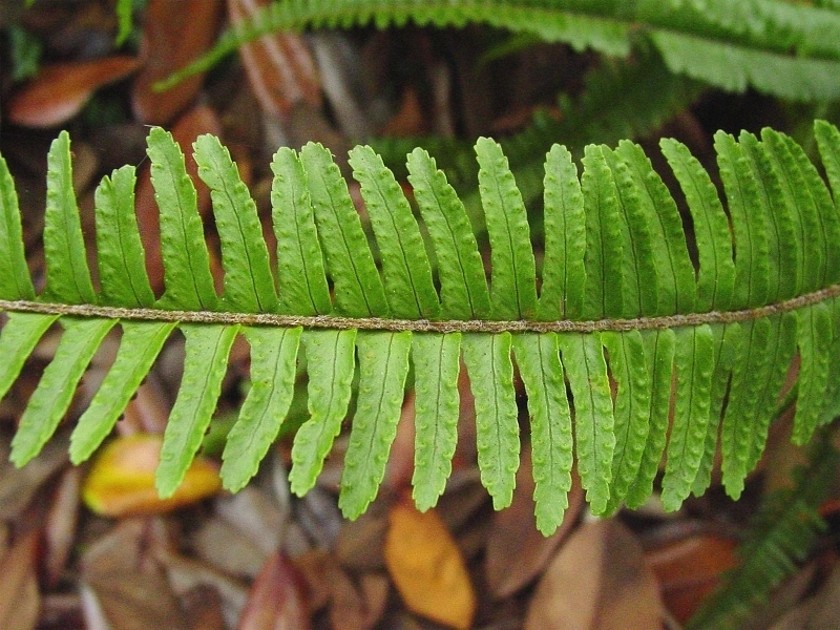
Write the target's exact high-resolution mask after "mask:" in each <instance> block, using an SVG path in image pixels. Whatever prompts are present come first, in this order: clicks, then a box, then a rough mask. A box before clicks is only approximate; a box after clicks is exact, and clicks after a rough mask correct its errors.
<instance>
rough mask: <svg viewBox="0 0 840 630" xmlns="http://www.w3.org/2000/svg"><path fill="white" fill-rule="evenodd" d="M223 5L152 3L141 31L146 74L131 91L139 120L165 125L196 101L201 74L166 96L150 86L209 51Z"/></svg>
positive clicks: (199, 0) (180, 0) (192, 0)
mask: <svg viewBox="0 0 840 630" xmlns="http://www.w3.org/2000/svg"><path fill="white" fill-rule="evenodd" d="M221 10H222V4H221V0H149V4H148V6H147V8H146V22H145V26H144V29H143V43H142V46H141V50H140V53H141V57H142V58H143V60H144V64H143V69H142V70H141V71H140V73H139V74H138V75H137V79H136V80H135V82H134V86H133V89H132V94H131V97H132V107H133V109H134V114H135V116H136V117H137V119H138V120H141V121H143V122H146V123H151V124H156V125H164V124H166V123H169V122H171V121H172V120H173V119H174V118H175V117H176V116H178V114H180V113H181V112H183V111H184V110H185V109H186V108H187V107H188V106H189V105H190V104H191V103H192V102H193V101H194V100H195V96H196V94H198V91H199V89H200V88H201V83H202V81H203V80H204V75H203V74H198V75H195V76H192V77H190V78H189V79H185V80H184V81H182V82H181V83H179V84H178V85H176V86H175V87H173V88H171V89H169V90H166V91H165V92H155V91H154V89H153V88H152V86H153V85H154V84H155V83H157V82H158V81H160V80H162V79H164V78H166V77H168V76H169V75H170V74H172V73H173V72H175V71H176V70H180V69H181V68H183V67H184V66H185V65H187V63H189V62H190V61H193V60H194V59H195V58H196V57H198V56H200V55H201V54H202V53H203V52H205V51H206V50H207V49H208V48H209V47H210V45H211V44H212V43H213V40H214V39H215V37H216V31H217V30H218V27H219V22H220V19H221V14H222V11H221Z"/></svg>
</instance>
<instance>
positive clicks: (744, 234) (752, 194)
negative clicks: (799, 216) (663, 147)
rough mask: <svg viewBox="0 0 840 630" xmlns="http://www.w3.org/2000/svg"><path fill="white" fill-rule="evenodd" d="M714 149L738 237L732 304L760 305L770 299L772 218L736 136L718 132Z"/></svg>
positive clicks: (744, 306)
mask: <svg viewBox="0 0 840 630" xmlns="http://www.w3.org/2000/svg"><path fill="white" fill-rule="evenodd" d="M715 149H716V151H717V155H718V168H719V170H720V176H721V179H722V180H723V187H724V190H725V191H726V201H727V206H728V208H729V215H730V217H731V219H732V226H733V232H734V237H735V296H734V300H733V306H737V307H741V308H746V307H749V306H761V305H762V304H764V303H766V301H767V290H768V284H769V282H770V278H769V274H770V259H769V256H770V247H769V244H768V236H767V233H768V231H769V219H768V218H767V216H766V214H765V212H764V209H765V208H764V206H762V205H761V203H759V196H758V183H757V182H756V180H755V177H754V175H753V171H752V168H751V167H750V163H749V162H748V161H747V158H746V157H745V156H744V152H743V150H742V148H741V146H740V145H739V144H738V143H737V142H736V141H735V138H733V137H732V136H731V135H729V134H726V133H723V132H720V131H719V132H718V133H716V134H715ZM748 214H749V220H748V219H747V215H748Z"/></svg>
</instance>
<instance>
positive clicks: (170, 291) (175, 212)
mask: <svg viewBox="0 0 840 630" xmlns="http://www.w3.org/2000/svg"><path fill="white" fill-rule="evenodd" d="M148 145H149V147H148V154H149V158H150V159H151V161H152V184H153V186H154V188H155V200H156V201H157V205H158V208H160V248H161V253H162V255H163V260H164V280H165V282H166V292H165V293H164V294H163V298H162V300H161V303H162V304H163V305H167V306H170V307H174V308H184V309H189V310H202V309H203V310H214V309H215V308H216V305H217V303H218V298H217V296H216V290H215V288H214V287H213V276H212V275H211V274H210V255H209V254H208V253H207V244H206V243H205V241H204V230H203V227H202V224H201V217H199V215H198V208H197V205H196V204H197V201H196V192H195V186H194V185H193V183H192V180H191V179H190V176H189V175H187V169H186V166H185V165H184V155H183V154H182V153H181V149H180V148H179V147H178V145H177V144H176V143H175V140H174V139H173V138H172V135H171V134H170V133H168V132H166V131H164V130H163V129H161V128H159V127H153V128H152V130H151V131H150V132H149V138H148Z"/></svg>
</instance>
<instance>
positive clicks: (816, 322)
mask: <svg viewBox="0 0 840 630" xmlns="http://www.w3.org/2000/svg"><path fill="white" fill-rule="evenodd" d="M797 318H798V320H799V325H798V326H797V335H796V336H797V345H798V346H799V356H800V365H799V392H798V395H797V398H796V415H795V416H794V419H793V441H794V443H795V444H805V443H806V442H808V441H809V440H810V439H811V436H812V435H813V433H814V431H815V430H816V428H817V427H818V426H819V423H820V420H821V419H822V407H823V405H824V403H825V401H824V399H823V396H822V395H821V393H822V392H824V391H825V388H826V384H827V380H828V365H829V361H830V358H829V356H828V350H829V349H830V348H831V333H832V330H831V328H832V327H831V320H830V319H829V310H828V307H827V306H826V305H825V304H814V305H813V306H811V307H809V308H807V309H803V310H801V311H799V312H797Z"/></svg>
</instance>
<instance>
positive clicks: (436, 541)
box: [385, 503, 476, 630]
mask: <svg viewBox="0 0 840 630" xmlns="http://www.w3.org/2000/svg"><path fill="white" fill-rule="evenodd" d="M385 564H386V566H387V567H388V572H389V573H390V574H391V577H392V578H393V580H394V583H395V584H396V586H397V590H398V591H399V592H400V595H401V596H402V598H403V600H404V601H405V604H406V606H407V607H408V608H409V610H411V611H413V612H415V613H417V614H418V615H422V616H423V617H427V618H429V619H432V620H433V621H435V622H436V623H440V624H442V625H445V626H448V627H451V628H459V629H460V628H463V629H464V630H466V628H469V627H470V626H471V625H472V620H473V617H474V615H475V608H476V596H475V592H474V590H473V586H472V583H471V582H470V577H469V574H468V573H467V569H466V566H465V565H464V558H463V556H462V555H461V550H460V549H459V548H458V545H457V544H456V543H455V540H454V539H453V538H452V535H451V534H450V533H449V530H447V529H446V526H445V525H444V523H443V521H442V520H441V519H440V517H439V516H438V514H437V512H436V511H435V510H434V509H431V510H429V511H427V512H419V511H418V510H416V509H415V508H414V507H413V506H411V505H408V504H405V503H398V504H396V505H394V506H393V507H392V508H391V513H390V524H389V527H388V533H387V535H386V537H385Z"/></svg>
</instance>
